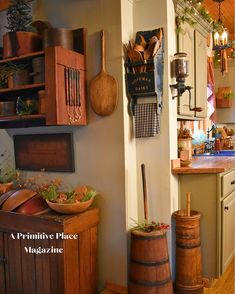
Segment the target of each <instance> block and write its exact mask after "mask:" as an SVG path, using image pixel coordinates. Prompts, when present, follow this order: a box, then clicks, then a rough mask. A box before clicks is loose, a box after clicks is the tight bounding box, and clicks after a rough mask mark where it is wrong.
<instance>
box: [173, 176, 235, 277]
mask: <svg viewBox="0 0 235 294" xmlns="http://www.w3.org/2000/svg"><path fill="white" fill-rule="evenodd" d="M179 181H180V194H179V203H180V205H179V206H180V209H184V208H186V193H187V192H191V209H193V210H197V211H199V212H200V213H201V245H202V246H201V247H202V269H203V275H204V276H206V277H212V278H215V277H219V276H220V275H222V274H223V273H224V272H225V270H226V268H227V266H228V264H229V263H230V262H231V260H232V258H233V256H234V254H235V242H234V231H235V212H234V211H235V184H234V183H235V170H231V171H228V172H224V173H221V174H189V175H180V176H179Z"/></svg>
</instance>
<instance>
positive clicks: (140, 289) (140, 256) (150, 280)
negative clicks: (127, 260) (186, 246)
mask: <svg viewBox="0 0 235 294" xmlns="http://www.w3.org/2000/svg"><path fill="white" fill-rule="evenodd" d="M128 293H130V294H142V293H143V294H172V293H173V287H172V280H171V272H170V265H169V257H168V247H167V239H166V233H165V232H162V231H156V232H150V233H145V232H139V231H132V233H131V264H130V282H129V292H128Z"/></svg>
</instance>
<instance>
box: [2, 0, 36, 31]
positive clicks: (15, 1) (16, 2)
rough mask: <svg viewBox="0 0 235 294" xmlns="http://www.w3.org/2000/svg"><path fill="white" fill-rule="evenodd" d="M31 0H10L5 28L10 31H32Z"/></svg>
mask: <svg viewBox="0 0 235 294" xmlns="http://www.w3.org/2000/svg"><path fill="white" fill-rule="evenodd" d="M32 1H33V0H11V2H10V7H9V8H8V10H7V22H8V25H7V26H6V28H7V29H8V30H10V31H11V32H15V31H26V32H29V31H32V27H31V23H32V8H31V4H30V2H32Z"/></svg>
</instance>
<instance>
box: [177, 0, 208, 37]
mask: <svg viewBox="0 0 235 294" xmlns="http://www.w3.org/2000/svg"><path fill="white" fill-rule="evenodd" d="M183 2H184V3H185V4H187V7H185V8H184V12H183V15H182V16H177V19H176V27H177V28H176V33H177V34H179V33H181V32H182V31H183V30H182V24H184V23H185V22H187V23H188V24H189V25H191V26H194V25H195V24H196V22H195V21H194V20H193V19H192V16H193V15H195V14H198V15H200V17H201V18H202V19H203V20H204V21H206V22H208V23H212V21H213V19H212V17H211V16H210V14H209V13H208V11H207V10H206V9H205V8H204V7H203V6H202V3H203V2H204V1H203V0H183Z"/></svg>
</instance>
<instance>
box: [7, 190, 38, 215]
mask: <svg viewBox="0 0 235 294" xmlns="http://www.w3.org/2000/svg"><path fill="white" fill-rule="evenodd" d="M36 194H37V192H34V191H32V190H28V189H22V190H18V191H16V192H14V193H13V194H12V195H11V196H10V197H9V198H8V199H7V200H6V201H5V202H4V203H3V205H2V210H4V211H12V210H14V209H15V208H16V207H18V206H20V205H21V204H22V203H24V202H26V201H27V200H29V199H30V198H32V197H33V196H35V195H36Z"/></svg>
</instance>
